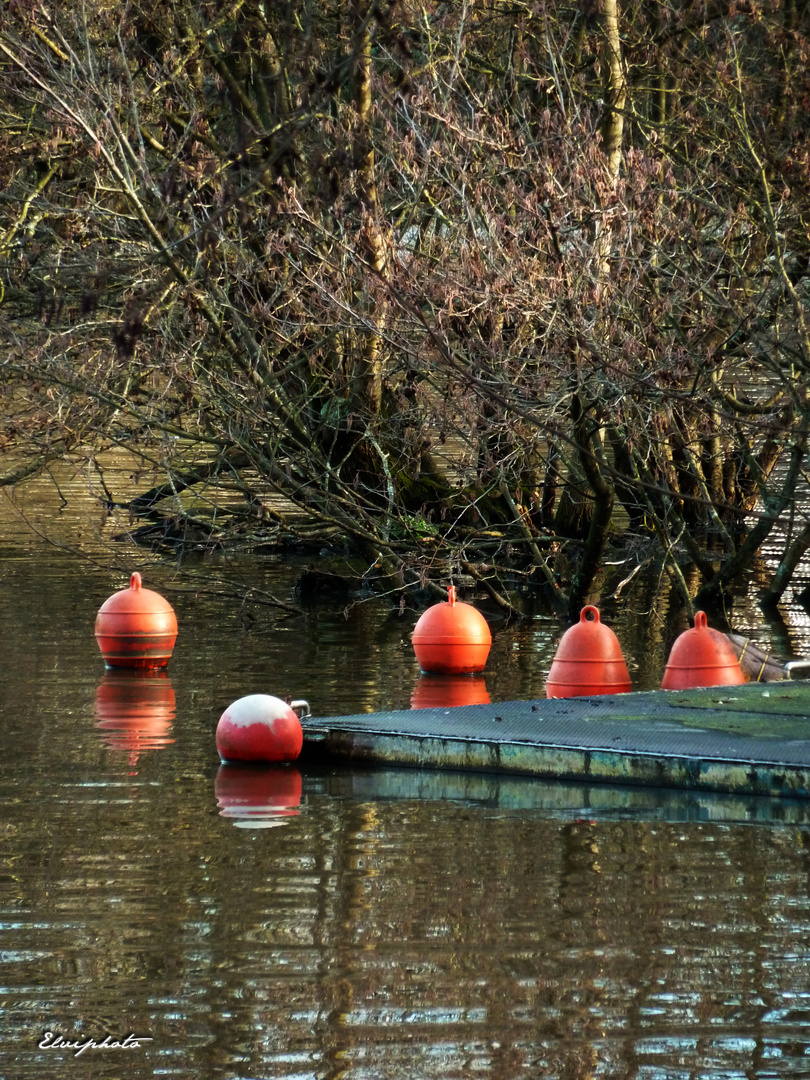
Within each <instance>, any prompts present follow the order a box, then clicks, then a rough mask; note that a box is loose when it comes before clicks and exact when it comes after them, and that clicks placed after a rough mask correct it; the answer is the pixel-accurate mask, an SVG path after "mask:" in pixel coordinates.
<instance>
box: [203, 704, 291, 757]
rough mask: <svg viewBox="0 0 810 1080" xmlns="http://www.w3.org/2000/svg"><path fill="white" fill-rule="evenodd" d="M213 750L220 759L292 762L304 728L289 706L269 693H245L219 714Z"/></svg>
mask: <svg viewBox="0 0 810 1080" xmlns="http://www.w3.org/2000/svg"><path fill="white" fill-rule="evenodd" d="M216 744H217V752H218V753H219V756H220V757H221V758H222V760H223V761H275V762H282V761H295V759H296V758H297V757H298V755H299V754H300V753H301V747H302V746H303V745H304V730H303V728H302V727H301V721H300V720H299V719H298V716H297V714H296V713H295V712H294V710H293V708H292V706H290V705H288V704H287V703H286V702H284V701H282V700H281V698H277V697H272V696H271V695H270V694H249V695H248V696H247V697H243V698H239V700H238V701H235V702H234V703H233V704H232V705H229V706H228V708H227V709H226V710H225V712H224V713H223V714H222V716H220V718H219V723H218V724H217V733H216Z"/></svg>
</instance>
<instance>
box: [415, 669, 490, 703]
mask: <svg viewBox="0 0 810 1080" xmlns="http://www.w3.org/2000/svg"><path fill="white" fill-rule="evenodd" d="M489 703H490V697H489V693H488V692H487V684H486V682H485V680H484V677H483V675H420V676H419V679H418V681H417V683H416V686H415V687H414V690H413V693H412V694H411V708H412V709H441V708H450V709H453V708H455V707H456V706H457V705H489Z"/></svg>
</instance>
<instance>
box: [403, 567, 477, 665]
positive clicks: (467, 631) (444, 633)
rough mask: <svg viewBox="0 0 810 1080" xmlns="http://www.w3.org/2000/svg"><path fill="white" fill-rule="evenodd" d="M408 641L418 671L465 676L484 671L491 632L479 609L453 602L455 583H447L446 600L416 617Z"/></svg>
mask: <svg viewBox="0 0 810 1080" xmlns="http://www.w3.org/2000/svg"><path fill="white" fill-rule="evenodd" d="M411 644H412V645H413V651H414V652H415V653H416V659H417V660H418V661H419V667H420V668H421V669H422V671H428V672H433V673H438V674H441V675H467V674H471V673H475V672H480V671H483V670H484V666H485V665H486V662H487V657H488V656H489V650H490V646H491V645H492V634H491V633H490V631H489V626H488V625H487V620H486V619H485V618H484V616H483V615H482V614H481V612H480V611H477V610H476V609H475V608H474V607H473V606H472V605H471V604H462V603H460V602H457V601H456V589H455V586H454V585H450V586H448V589H447V601H446V602H445V603H442V604H434V605H433V607H430V608H428V609H427V611H425V612H423V613H422V615H421V616H420V617H419V620H418V622H417V623H416V626H415V627H414V628H413V634H412V635H411Z"/></svg>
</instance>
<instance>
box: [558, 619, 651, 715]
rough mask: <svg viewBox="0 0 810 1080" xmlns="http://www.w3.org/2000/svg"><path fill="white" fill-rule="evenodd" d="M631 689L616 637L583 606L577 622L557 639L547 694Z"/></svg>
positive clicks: (584, 694) (574, 694)
mask: <svg viewBox="0 0 810 1080" xmlns="http://www.w3.org/2000/svg"><path fill="white" fill-rule="evenodd" d="M631 689H632V687H631V684H630V676H629V674H628V672H627V665H626V664H625V662H624V656H623V655H622V649H621V646H620V645H619V639H618V638H617V637H616V635H615V634H614V633H613V631H612V630H611V629H610V627H609V626H605V625H604V624H603V623H602V622H601V621H600V617H599V611H598V610H597V609H596V608H595V607H591V606H590V605H589V606H588V607H584V608H583V609H582V611H581V612H580V613H579V622H578V623H575V624H574V625H573V626H571V627H569V629H568V630H566V631H565V633H564V634H563V636H562V637H561V638H560V643H559V645H558V646H557V652H556V653H555V654H554V660H553V661H552V664H551V669H550V671H549V673H548V678H547V679H546V697H549V698H565V697H590V696H593V695H598V694H627V693H629V691H630V690H631Z"/></svg>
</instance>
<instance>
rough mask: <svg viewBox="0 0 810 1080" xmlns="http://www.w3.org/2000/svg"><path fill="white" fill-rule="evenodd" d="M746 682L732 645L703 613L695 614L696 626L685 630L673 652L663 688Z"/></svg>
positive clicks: (663, 681)
mask: <svg viewBox="0 0 810 1080" xmlns="http://www.w3.org/2000/svg"><path fill="white" fill-rule="evenodd" d="M745 681H746V678H745V675H744V674H743V670H742V668H741V667H740V664H739V661H738V660H737V655H736V653H735V652H734V649H733V647H732V645H731V642H730V641H729V640H728V638H727V637H726V636H725V635H724V634H720V633H718V631H716V630H711V629H710V628H709V626H708V625H707V621H706V613H705V612H704V611H697V612H695V625H694V627H693V628H692V629H691V630H684V632H683V633H682V634H681V635H680V636H679V637H678V638H676V639H675V642H674V644H673V646H672V648H671V650H670V653H669V660H668V661H667V666H666V669H665V671H664V678H663V679H662V680H661V689H662V690H687V689H689V688H691V687H695V686H736V685H738V684H739V683H744V682H745Z"/></svg>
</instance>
